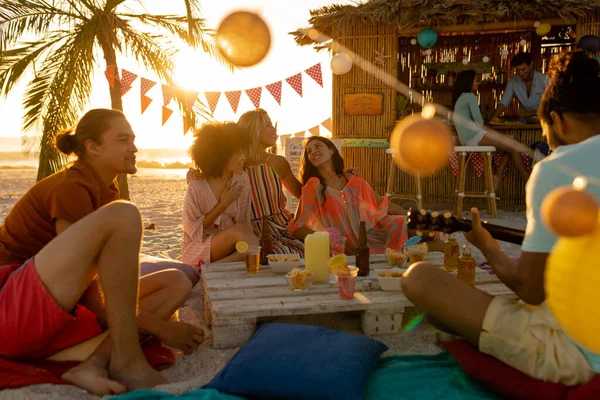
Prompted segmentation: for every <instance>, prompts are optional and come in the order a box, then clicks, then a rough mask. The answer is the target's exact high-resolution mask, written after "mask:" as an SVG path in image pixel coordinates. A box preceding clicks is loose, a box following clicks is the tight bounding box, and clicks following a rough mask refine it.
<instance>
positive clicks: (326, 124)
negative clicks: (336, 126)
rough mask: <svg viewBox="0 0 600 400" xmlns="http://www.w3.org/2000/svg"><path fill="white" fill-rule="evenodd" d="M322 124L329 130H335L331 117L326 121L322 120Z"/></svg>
mask: <svg viewBox="0 0 600 400" xmlns="http://www.w3.org/2000/svg"><path fill="white" fill-rule="evenodd" d="M321 125H322V126H323V127H324V128H325V129H327V130H328V131H329V132H333V123H332V122H331V118H327V119H326V120H325V121H323V122H321Z"/></svg>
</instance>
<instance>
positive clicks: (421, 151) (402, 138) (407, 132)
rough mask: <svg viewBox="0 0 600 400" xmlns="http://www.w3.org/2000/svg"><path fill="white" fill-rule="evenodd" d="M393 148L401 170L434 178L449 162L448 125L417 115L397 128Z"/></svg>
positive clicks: (450, 146)
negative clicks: (432, 175) (434, 174)
mask: <svg viewBox="0 0 600 400" xmlns="http://www.w3.org/2000/svg"><path fill="white" fill-rule="evenodd" d="M390 147H391V148H392V149H393V151H394V162H395V163H396V164H397V165H398V166H399V167H400V168H402V169H403V170H405V171H408V172H411V173H419V174H420V175H421V176H426V175H431V174H433V173H434V172H435V171H437V170H438V169H440V168H442V167H443V166H444V165H445V164H446V162H447V161H448V157H449V154H450V152H451V151H452V148H453V147H452V134H451V133H450V129H449V128H448V124H446V123H444V122H442V121H440V120H436V119H425V118H423V117H422V116H421V115H419V114H414V115H412V116H410V117H407V118H404V119H403V120H402V121H400V122H399V123H398V124H397V125H396V127H395V128H394V131H393V132H392V137H391V139H390Z"/></svg>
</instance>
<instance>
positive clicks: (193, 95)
mask: <svg viewBox="0 0 600 400" xmlns="http://www.w3.org/2000/svg"><path fill="white" fill-rule="evenodd" d="M199 93H200V92H194V91H191V90H186V92H185V105H186V107H187V108H192V107H193V106H194V103H195V102H196V100H197V99H198V94H199ZM185 132H187V130H186V131H185Z"/></svg>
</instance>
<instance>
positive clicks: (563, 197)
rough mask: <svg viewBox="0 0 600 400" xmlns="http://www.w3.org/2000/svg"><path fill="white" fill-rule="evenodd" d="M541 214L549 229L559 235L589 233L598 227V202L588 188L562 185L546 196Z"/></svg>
mask: <svg viewBox="0 0 600 400" xmlns="http://www.w3.org/2000/svg"><path fill="white" fill-rule="evenodd" d="M541 215H542V220H543V221H544V224H546V226H547V227H548V229H550V230H551V231H552V232H554V233H556V234H557V235H559V236H566V237H576V236H581V235H587V234H590V233H591V232H593V231H594V229H596V221H597V220H598V202H597V201H596V198H595V197H594V196H593V195H592V194H590V192H588V191H586V190H577V189H575V188H573V186H571V185H566V186H561V187H559V188H557V189H554V190H553V191H552V192H550V193H549V194H548V195H547V196H546V198H545V199H544V201H543V202H542V208H541Z"/></svg>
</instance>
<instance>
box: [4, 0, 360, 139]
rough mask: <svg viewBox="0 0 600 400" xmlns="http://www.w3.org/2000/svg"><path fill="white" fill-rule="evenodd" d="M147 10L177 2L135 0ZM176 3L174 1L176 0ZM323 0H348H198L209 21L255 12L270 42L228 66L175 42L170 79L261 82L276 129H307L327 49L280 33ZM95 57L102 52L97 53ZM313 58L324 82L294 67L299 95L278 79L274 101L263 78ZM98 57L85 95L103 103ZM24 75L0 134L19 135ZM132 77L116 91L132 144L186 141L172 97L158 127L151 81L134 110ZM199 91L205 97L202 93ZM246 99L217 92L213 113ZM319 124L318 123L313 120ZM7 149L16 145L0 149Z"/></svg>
mask: <svg viewBox="0 0 600 400" xmlns="http://www.w3.org/2000/svg"><path fill="white" fill-rule="evenodd" d="M143 3H144V5H145V7H146V10H147V11H148V12H151V13H175V12H177V13H180V12H183V11H184V10H183V6H182V5H181V4H182V3H183V2H178V1H175V0H169V1H159V0H148V1H146V2H143ZM180 3H181V4H180ZM331 3H350V1H348V0H338V1H334V0H303V1H288V0H223V1H207V0H204V1H202V16H203V17H205V18H206V20H207V27H209V28H216V27H217V26H218V24H219V22H220V21H221V20H222V19H223V18H224V17H225V16H226V15H228V14H229V13H230V12H232V11H234V10H236V9H244V10H248V11H254V12H257V13H258V14H259V15H261V16H262V17H263V18H264V19H265V21H266V22H267V24H268V25H269V27H270V29H271V34H272V47H271V50H270V53H269V54H268V56H267V58H266V59H265V60H264V61H263V62H262V63H260V64H258V65H256V66H254V67H251V68H247V69H243V70H236V71H235V72H233V73H232V72H230V71H229V70H228V69H227V68H226V67H224V66H222V65H221V64H219V63H218V62H217V61H214V60H212V59H210V58H209V57H208V56H206V55H205V54H204V53H202V52H201V51H194V50H191V49H185V48H183V49H182V50H181V51H180V53H179V54H178V55H177V56H176V66H177V67H176V73H175V79H176V81H177V82H178V83H179V84H181V85H182V86H183V87H185V88H188V89H191V90H197V91H200V92H205V91H208V92H224V91H232V90H244V89H250V88H254V87H257V86H263V91H262V99H261V107H262V108H264V109H266V110H267V111H268V112H269V114H270V115H271V119H272V120H273V122H274V123H275V122H278V130H279V133H280V134H288V133H295V132H298V131H303V130H307V129H309V128H312V127H313V126H315V125H318V124H320V123H321V122H322V121H324V120H325V119H327V118H329V117H330V116H331V70H330V67H329V61H330V57H329V54H328V53H327V52H319V53H317V52H316V51H314V50H313V49H312V48H310V47H299V46H297V45H296V43H295V42H294V40H293V37H292V36H291V35H289V34H288V32H291V31H293V30H295V29H297V28H299V27H302V26H306V25H307V20H308V19H309V17H310V15H309V10H311V9H315V8H319V7H322V6H324V5H328V4H331ZM100 61H101V62H102V63H103V62H104V60H103V59H100ZM118 62H119V64H120V65H119V66H120V67H121V68H124V69H126V70H129V71H131V72H133V73H136V74H138V75H141V76H143V77H145V78H148V79H152V80H156V77H155V76H153V75H152V74H151V73H149V72H148V71H145V70H143V69H142V68H141V66H139V65H138V64H137V63H136V61H135V60H133V59H128V58H124V57H121V58H120V59H119V60H118ZM317 63H321V67H322V70H323V83H324V88H322V87H321V86H319V85H318V84H317V83H316V82H315V81H314V80H313V79H311V78H310V77H309V76H308V75H306V74H304V73H303V74H302V79H303V97H300V96H299V95H298V94H297V93H296V92H295V91H294V89H292V87H291V86H290V85H288V84H287V83H286V82H285V81H284V82H283V85H282V87H283V90H282V102H281V103H282V104H281V105H278V104H277V102H276V101H275V100H274V99H273V97H272V96H271V94H270V93H268V92H267V90H266V89H265V88H264V86H265V85H267V84H269V83H273V82H276V81H280V80H284V79H285V78H288V77H290V76H291V75H294V74H296V73H299V72H302V71H304V70H305V69H307V68H309V67H311V66H313V65H315V64H317ZM104 69H105V65H104V64H99V65H98V68H97V70H96V75H95V78H94V84H93V85H94V89H93V95H92V98H91V100H90V105H89V108H97V107H110V100H109V95H108V84H107V81H106V78H105V77H104V73H103V72H104ZM26 81H27V80H22V81H21V82H20V84H19V86H18V87H17V88H16V89H15V90H13V92H12V93H11V95H10V96H9V97H8V99H6V100H5V99H0V120H2V128H1V130H0V137H5V136H12V137H19V136H21V135H22V133H21V129H20V126H21V119H22V114H23V112H22V109H21V102H22V96H23V90H24V88H25V84H26ZM139 91H140V88H139V78H138V79H137V80H136V81H135V83H134V84H133V87H132V89H131V90H130V91H129V92H128V93H127V94H125V96H124V97H123V103H124V110H125V113H126V115H127V117H128V119H129V120H130V122H131V123H132V125H133V128H134V130H135V132H136V135H137V138H138V139H137V144H138V147H140V148H180V149H183V148H186V147H188V146H189V144H190V142H191V135H190V133H189V132H188V134H187V135H186V136H185V137H184V135H183V127H182V121H181V117H180V115H179V113H178V111H177V106H176V103H175V102H172V103H171V104H170V106H169V107H170V108H172V109H174V110H175V112H174V113H173V115H172V116H171V118H170V119H169V121H168V122H167V123H166V124H165V126H163V127H161V105H162V92H161V90H160V88H159V86H158V85H157V86H155V87H154V88H153V89H151V90H150V92H148V94H147V95H148V96H149V97H151V98H152V99H153V100H154V101H153V102H152V104H151V105H150V106H149V107H148V109H147V110H146V112H145V113H144V114H143V115H142V114H141V112H140V92H139ZM200 99H201V100H202V101H205V97H204V95H203V94H200ZM253 108H254V106H253V105H252V103H251V101H250V100H249V99H248V97H247V96H246V94H245V93H242V96H241V100H240V103H239V106H238V110H237V113H236V114H234V113H233V111H232V109H231V107H230V105H229V103H228V102H227V99H226V98H225V96H224V95H221V98H220V100H219V103H218V105H217V108H216V110H215V113H214V118H215V119H216V120H234V121H236V120H237V119H238V118H239V116H240V115H241V114H242V113H244V112H245V111H248V110H251V109H253ZM321 129H323V128H321ZM6 150H11V151H14V150H16V149H5V151H6Z"/></svg>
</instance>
